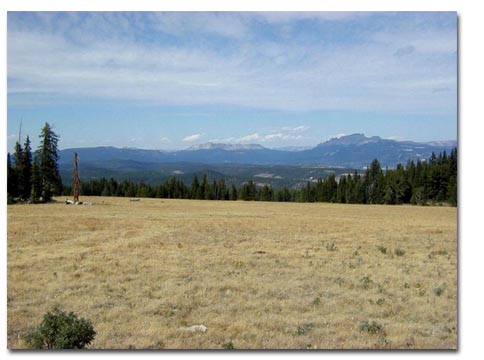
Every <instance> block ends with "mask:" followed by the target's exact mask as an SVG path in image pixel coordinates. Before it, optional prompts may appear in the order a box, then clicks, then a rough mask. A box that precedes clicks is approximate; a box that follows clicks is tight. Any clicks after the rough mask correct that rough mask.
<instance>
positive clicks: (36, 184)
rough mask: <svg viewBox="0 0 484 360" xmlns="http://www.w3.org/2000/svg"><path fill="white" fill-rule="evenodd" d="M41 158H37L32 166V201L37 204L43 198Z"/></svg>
mask: <svg viewBox="0 0 484 360" xmlns="http://www.w3.org/2000/svg"><path fill="white" fill-rule="evenodd" d="M39 163H40V161H39V157H38V156H35V157H34V161H33V164H32V179H31V184H32V188H31V191H30V201H31V202H33V203H37V202H38V201H39V199H40V197H41V196H42V177H41V174H40V164H39Z"/></svg>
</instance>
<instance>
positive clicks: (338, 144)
mask: <svg viewBox="0 0 484 360" xmlns="http://www.w3.org/2000/svg"><path fill="white" fill-rule="evenodd" d="M455 146H457V142H455V141H443V142H430V143H417V142H412V141H397V140H390V139H382V138H380V137H378V136H372V137H366V136H365V135H364V134H352V135H347V136H341V137H338V138H333V139H330V140H328V141H325V142H323V143H321V144H319V145H317V146H315V147H313V148H310V149H302V150H299V151H294V150H295V149H268V148H265V147H263V146H261V145H258V144H249V145H246V144H217V143H207V144H202V145H196V146H192V147H190V148H188V149H186V150H179V151H160V150H142V149H131V148H124V149H119V148H115V147H94V148H77V149H65V150H61V151H60V160H59V162H60V164H62V165H66V166H69V165H70V164H72V159H73V155H74V152H77V153H78V154H79V161H80V163H81V164H83V165H84V166H86V165H89V166H90V165H92V164H94V163H96V164H97V166H101V163H102V162H106V163H113V162H115V161H132V162H136V163H137V164H138V165H137V166H136V167H137V168H139V167H140V166H141V167H143V166H142V165H139V164H140V163H141V164H143V163H165V164H167V163H179V162H186V163H199V164H247V165H285V166H286V165H287V166H316V167H346V168H354V169H363V168H364V167H366V166H368V165H369V164H370V163H371V161H372V160H373V159H375V158H376V159H378V160H379V161H380V163H381V164H382V166H384V167H386V166H388V167H395V166H396V165H397V164H398V163H403V164H405V163H406V162H407V161H408V159H413V160H419V159H427V158H429V157H430V155H431V154H432V152H434V153H436V154H438V153H439V152H442V151H444V150H446V151H447V152H450V151H451V149H452V148H453V147H455ZM106 166H107V167H109V165H106Z"/></svg>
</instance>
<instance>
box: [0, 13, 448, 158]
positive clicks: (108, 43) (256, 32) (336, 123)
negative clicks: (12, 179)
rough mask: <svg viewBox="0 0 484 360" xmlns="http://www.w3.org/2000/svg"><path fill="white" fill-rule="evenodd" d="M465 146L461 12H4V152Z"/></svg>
mask: <svg viewBox="0 0 484 360" xmlns="http://www.w3.org/2000/svg"><path fill="white" fill-rule="evenodd" d="M45 122H48V123H49V124H51V125H52V126H53V128H54V131H55V132H56V133H57V134H58V135H59V136H60V141H59V147H60V148H61V149H64V148H72V147H87V146H101V145H103V146H116V147H137V148H145V149H168V150H173V149H184V148H188V147H190V146H192V145H196V144H201V143H206V142H222V143H247V144H248V143H257V144H261V145H263V146H266V147H270V148H278V147H287V146H304V147H308V146H315V145H317V144H318V143H321V142H322V141H325V140H328V139H330V138H332V137H337V136H342V135H348V134H352V133H364V134H365V135H367V136H375V135H377V136H381V137H384V138H391V139H395V140H413V141H421V142H424V141H435V140H456V139H457V14H456V13H455V12H373V13H372V12H217V13H215V12H201V13H194V12H164V13H163V12H80V13H79V12H63V13H62V12H60V13H52V12H38V13H35V12H9V13H8V16H7V147H8V151H12V149H13V147H14V144H15V142H16V141H17V139H18V137H19V131H20V123H21V124H22V128H21V141H22V142H23V139H24V138H25V136H26V135H29V136H30V138H31V140H32V142H33V147H34V148H35V147H36V146H38V143H39V139H38V135H39V133H40V130H41V128H42V126H43V125H44V123H45Z"/></svg>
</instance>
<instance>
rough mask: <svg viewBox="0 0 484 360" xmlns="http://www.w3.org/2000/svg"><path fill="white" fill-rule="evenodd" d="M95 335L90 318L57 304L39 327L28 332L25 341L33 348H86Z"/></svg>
mask: <svg viewBox="0 0 484 360" xmlns="http://www.w3.org/2000/svg"><path fill="white" fill-rule="evenodd" d="M95 335H96V332H95V331H94V328H93V326H92V324H91V322H90V321H89V320H85V319H83V318H81V319H79V318H78V317H77V315H75V314H74V313H73V312H69V313H66V312H64V311H62V310H61V309H60V308H59V307H58V306H56V307H54V309H53V310H52V311H51V312H48V313H47V314H45V315H44V319H43V320H42V323H41V324H40V325H39V326H38V327H36V328H33V329H31V330H29V331H28V332H27V334H26V335H25V342H26V344H27V346H28V347H29V348H31V349H84V348H85V347H86V346H87V345H89V344H90V343H91V342H92V341H93V340H94V336H95Z"/></svg>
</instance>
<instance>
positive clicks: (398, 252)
mask: <svg viewBox="0 0 484 360" xmlns="http://www.w3.org/2000/svg"><path fill="white" fill-rule="evenodd" d="M405 252H406V251H405V250H403V249H395V255H397V256H403V255H405Z"/></svg>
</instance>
